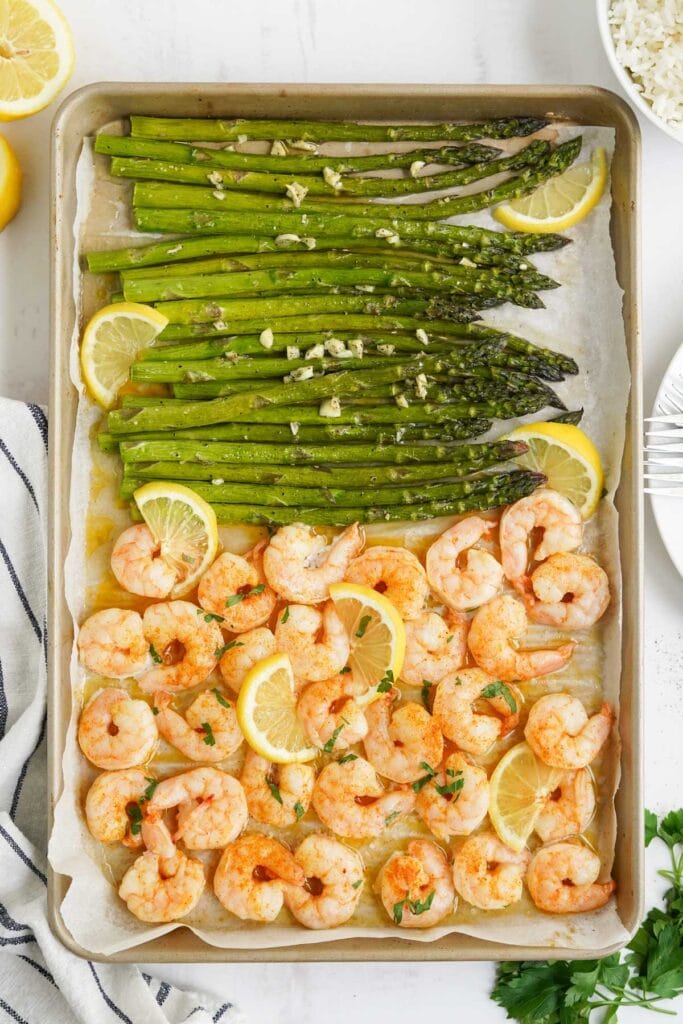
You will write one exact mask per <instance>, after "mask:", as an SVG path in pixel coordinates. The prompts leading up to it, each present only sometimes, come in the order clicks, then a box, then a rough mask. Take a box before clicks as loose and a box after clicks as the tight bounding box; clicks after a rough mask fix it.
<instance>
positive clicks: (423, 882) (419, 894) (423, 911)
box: [374, 839, 455, 928]
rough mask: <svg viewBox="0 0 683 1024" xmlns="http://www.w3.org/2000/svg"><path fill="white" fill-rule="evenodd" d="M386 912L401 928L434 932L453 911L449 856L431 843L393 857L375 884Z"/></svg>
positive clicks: (421, 842) (420, 842) (418, 841)
mask: <svg viewBox="0 0 683 1024" xmlns="http://www.w3.org/2000/svg"><path fill="white" fill-rule="evenodd" d="M374 888H375V892H377V893H378V894H379V897H380V899H381V901H382V903H383V904H384V909H385V910H386V912H387V914H388V915H389V917H390V918H391V920H392V921H393V922H394V924H397V925H399V926H400V927H401V928H431V927H432V926H433V925H435V924H438V923H439V921H441V919H442V918H444V917H445V916H446V914H450V913H452V911H453V905H454V903H455V888H454V886H453V878H452V876H451V869H450V867H449V865H448V861H447V859H446V855H445V853H444V852H443V850H441V849H440V848H439V847H438V846H437V845H436V843H432V842H430V841H429V840H428V839H414V840H413V841H412V842H411V843H408V846H407V848H406V852H405V853H399V852H398V851H397V852H396V853H393V854H392V855H391V857H390V858H389V860H388V861H387V862H386V864H385V865H384V867H383V868H382V870H381V871H380V873H379V875H378V876H377V881H376V882H375V886H374Z"/></svg>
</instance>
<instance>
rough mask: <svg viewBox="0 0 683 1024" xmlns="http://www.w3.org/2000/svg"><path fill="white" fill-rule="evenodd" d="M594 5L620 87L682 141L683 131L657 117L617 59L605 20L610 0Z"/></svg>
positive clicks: (637, 104) (642, 109)
mask: <svg viewBox="0 0 683 1024" xmlns="http://www.w3.org/2000/svg"><path fill="white" fill-rule="evenodd" d="M595 7H596V11H597V16H598V28H599V29H600V38H601V40H602V45H603V49H604V51H605V53H606V54H607V59H608V61H609V62H610V64H611V65H612V70H613V71H614V74H615V75H616V76H617V78H618V79H619V82H620V83H621V87H622V88H623V90H624V92H625V93H626V95H627V96H628V98H629V100H630V101H631V103H632V104H633V105H634V106H635V107H637V108H638V110H640V112H641V113H642V114H644V115H645V117H646V118H647V119H648V120H649V121H652V123H653V124H655V125H657V127H658V128H660V129H661V130H662V131H663V132H664V133H665V134H666V135H668V136H669V137H670V138H672V139H675V140H676V142H681V143H683V133H681V132H680V131H676V129H675V128H672V127H671V125H670V124H667V122H666V121H663V120H662V118H661V117H658V116H657V114H655V112H654V111H653V109H652V107H651V106H650V104H649V103H648V102H647V100H645V99H643V96H642V94H641V93H640V92H638V90H637V89H636V87H635V84H634V82H633V79H632V78H631V76H630V75H629V73H628V71H627V70H626V68H625V67H624V66H623V64H620V63H619V61H618V60H617V55H616V50H615V47H614V40H613V39H612V32H611V29H610V26H609V22H608V20H607V15H608V12H609V7H610V0H596V4H595Z"/></svg>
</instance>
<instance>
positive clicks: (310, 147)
mask: <svg viewBox="0 0 683 1024" xmlns="http://www.w3.org/2000/svg"><path fill="white" fill-rule="evenodd" d="M287 145H288V146H289V148H290V149H301V150H303V151H304V153H317V152H318V147H317V145H316V144H315V142H307V141H306V140H305V139H287Z"/></svg>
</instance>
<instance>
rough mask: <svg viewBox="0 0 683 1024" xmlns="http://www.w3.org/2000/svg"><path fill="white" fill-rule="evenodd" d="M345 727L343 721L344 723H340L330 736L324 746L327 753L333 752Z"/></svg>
mask: <svg viewBox="0 0 683 1024" xmlns="http://www.w3.org/2000/svg"><path fill="white" fill-rule="evenodd" d="M343 728H344V723H343V722H342V724H341V725H338V726H337V728H336V729H335V730H334V732H333V733H332V735H331V736H330V738H329V740H328V741H327V743H326V744H325V746H324V747H323V750H324V752H325V753H326V754H331V753H332V751H333V750H334V745H335V743H336V742H337V740H338V739H339V734H340V732H341V731H342V729H343Z"/></svg>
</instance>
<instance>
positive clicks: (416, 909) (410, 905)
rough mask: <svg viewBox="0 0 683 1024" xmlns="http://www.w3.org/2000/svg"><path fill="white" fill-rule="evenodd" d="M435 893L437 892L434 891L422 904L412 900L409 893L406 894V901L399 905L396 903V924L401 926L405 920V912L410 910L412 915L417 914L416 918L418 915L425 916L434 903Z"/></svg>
mask: <svg viewBox="0 0 683 1024" xmlns="http://www.w3.org/2000/svg"><path fill="white" fill-rule="evenodd" d="M435 892H436V890H434V889H432V891H431V892H430V894H429V896H427V898H426V899H424V900H423V901H422V903H420V901H419V900H411V899H410V897H409V895H408V893H406V898H405V899H404V900H401V901H400V902H399V903H394V921H395V922H396V924H400V923H401V921H402V920H403V911H404V910H405V909H408V910H409V911H410V912H411V914H415V916H416V917H417V915H418V914H424V912H425V911H426V910H429V908H430V907H431V905H432V903H433V902H434V896H435Z"/></svg>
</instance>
